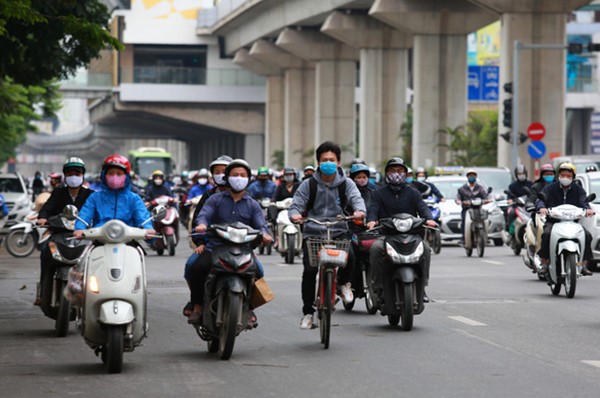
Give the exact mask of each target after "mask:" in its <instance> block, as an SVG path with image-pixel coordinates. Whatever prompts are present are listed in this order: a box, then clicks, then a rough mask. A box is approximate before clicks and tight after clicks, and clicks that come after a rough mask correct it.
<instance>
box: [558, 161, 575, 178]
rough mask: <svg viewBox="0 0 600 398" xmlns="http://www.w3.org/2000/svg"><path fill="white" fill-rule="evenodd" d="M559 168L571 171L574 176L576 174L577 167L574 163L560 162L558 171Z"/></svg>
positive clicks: (559, 169) (559, 170)
mask: <svg viewBox="0 0 600 398" xmlns="http://www.w3.org/2000/svg"><path fill="white" fill-rule="evenodd" d="M561 170H569V171H570V172H571V173H573V176H575V175H576V174H577V168H576V167H575V165H574V164H573V163H568V162H565V163H561V165H560V166H558V172H559V173H560V172H561Z"/></svg>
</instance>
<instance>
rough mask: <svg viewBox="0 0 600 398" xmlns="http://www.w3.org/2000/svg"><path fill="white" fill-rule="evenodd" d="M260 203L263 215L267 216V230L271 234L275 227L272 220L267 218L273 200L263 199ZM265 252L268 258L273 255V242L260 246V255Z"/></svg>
mask: <svg viewBox="0 0 600 398" xmlns="http://www.w3.org/2000/svg"><path fill="white" fill-rule="evenodd" d="M258 203H259V204H260V207H261V208H262V210H263V214H264V215H265V219H266V220H267V228H268V230H269V233H270V232H271V231H273V226H272V222H271V220H269V218H268V217H267V209H268V208H269V206H270V205H271V200H270V199H269V198H262V199H261V200H259V201H258ZM265 252H266V253H267V255H268V256H270V255H271V253H272V252H273V242H271V243H269V244H268V245H265V244H263V243H261V244H260V245H259V246H258V253H259V254H265Z"/></svg>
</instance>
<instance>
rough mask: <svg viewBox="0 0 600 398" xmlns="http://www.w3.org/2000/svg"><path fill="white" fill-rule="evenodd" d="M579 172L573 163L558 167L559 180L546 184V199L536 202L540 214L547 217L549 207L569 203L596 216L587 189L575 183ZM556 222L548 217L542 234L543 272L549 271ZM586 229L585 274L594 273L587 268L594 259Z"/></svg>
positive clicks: (590, 215)
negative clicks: (588, 198) (551, 242)
mask: <svg viewBox="0 0 600 398" xmlns="http://www.w3.org/2000/svg"><path fill="white" fill-rule="evenodd" d="M576 174H577V169H576V168H575V166H574V165H573V164H571V163H562V164H561V165H560V166H559V167H558V181H555V182H553V183H551V184H548V185H546V187H544V189H543V190H542V193H543V194H544V196H545V200H544V201H542V200H541V199H538V201H537V202H536V209H537V211H538V212H539V213H540V216H542V217H545V216H547V215H548V208H551V207H555V206H560V205H564V204H569V205H573V206H577V207H580V208H582V209H585V216H586V217H592V216H594V214H595V213H594V210H592V209H591V207H590V204H589V203H588V202H587V201H586V198H587V193H586V192H585V189H583V187H581V186H580V185H579V184H574V183H573V182H574V179H575V176H576ZM554 224H555V222H553V221H552V219H551V218H547V219H546V224H545V225H544V232H543V234H542V246H541V248H540V251H539V252H538V255H539V256H540V260H541V262H542V269H541V271H540V273H541V274H544V273H546V272H547V271H548V265H549V264H550V235H551V233H552V227H553V226H554ZM583 230H584V231H585V250H584V252H583V257H582V260H583V269H582V271H581V273H582V274H583V275H588V276H589V275H592V272H591V271H590V270H589V269H588V268H587V264H588V262H589V261H590V260H592V248H591V243H592V234H590V232H589V231H588V230H587V229H585V228H584V229H583Z"/></svg>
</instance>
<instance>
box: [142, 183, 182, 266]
mask: <svg viewBox="0 0 600 398" xmlns="http://www.w3.org/2000/svg"><path fill="white" fill-rule="evenodd" d="M149 207H150V208H152V209H154V208H157V209H159V211H160V209H163V208H164V209H165V211H166V213H165V216H164V217H163V218H161V219H157V220H155V221H154V230H155V231H156V233H157V234H158V235H161V236H162V238H161V239H154V240H153V242H152V244H151V245H150V247H151V248H152V250H155V251H156V254H158V255H159V256H162V255H163V254H164V252H165V249H166V250H167V251H168V253H169V256H174V255H175V247H176V246H177V244H178V243H179V212H178V211H177V199H174V198H172V197H170V196H166V195H163V196H159V197H158V198H156V199H154V200H152V201H150V205H149Z"/></svg>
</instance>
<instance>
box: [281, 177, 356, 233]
mask: <svg viewBox="0 0 600 398" xmlns="http://www.w3.org/2000/svg"><path fill="white" fill-rule="evenodd" d="M313 178H314V179H315V180H316V181H317V194H316V196H315V203H314V206H313V208H312V209H311V210H310V211H309V212H308V218H315V219H317V220H323V219H324V218H327V219H330V220H331V219H333V218H335V217H336V216H338V215H340V214H342V207H341V204H340V198H339V193H338V186H339V185H340V184H341V183H342V182H344V181H346V200H347V202H348V204H349V205H350V206H352V209H354V211H362V212H363V213H366V207H365V202H364V200H363V198H362V196H361V194H360V191H359V190H358V188H357V187H356V184H354V181H352V180H351V179H350V178H346V176H345V175H344V174H343V172H342V170H341V169H339V168H338V172H337V173H336V175H335V178H334V180H333V182H332V183H331V184H326V183H325V182H323V180H322V179H321V174H320V172H319V171H318V170H317V172H316V173H315V174H314V176H313ZM309 184H310V179H307V180H304V181H303V182H302V184H300V186H299V187H298V190H296V193H295V194H294V199H293V202H292V206H291V207H290V210H289V216H290V217H292V216H293V215H295V214H303V213H304V212H305V210H306V206H307V205H308V200H309V197H310V185H309ZM325 230H326V228H325V227H324V226H322V225H318V224H315V223H313V222H307V223H306V225H305V226H304V236H305V237H309V236H319V237H325V236H326V232H325ZM346 232H348V225H347V223H346V222H340V223H339V224H336V225H335V226H334V227H333V230H332V237H336V236H339V235H341V234H343V233H346Z"/></svg>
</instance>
